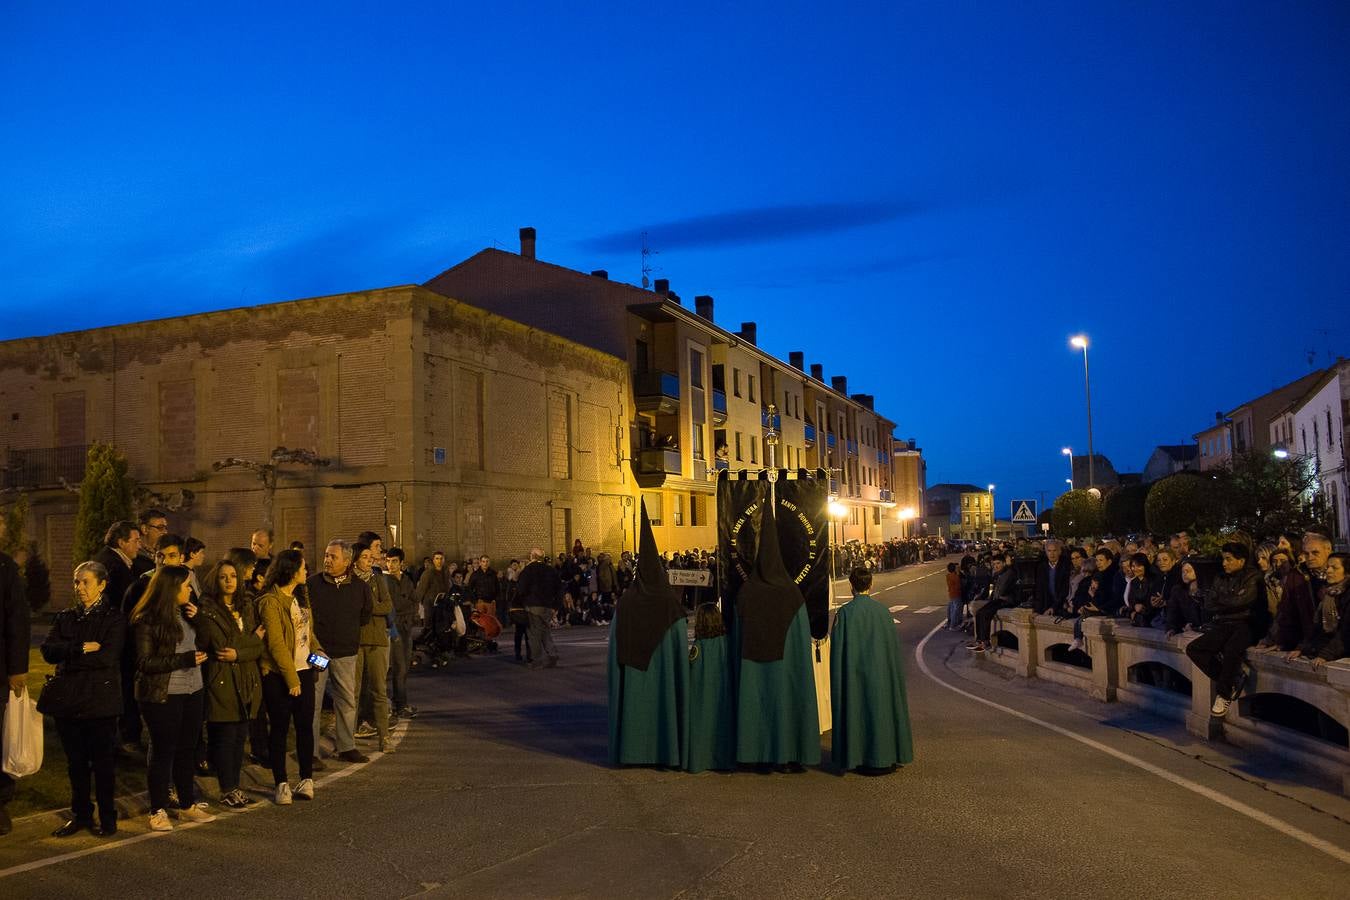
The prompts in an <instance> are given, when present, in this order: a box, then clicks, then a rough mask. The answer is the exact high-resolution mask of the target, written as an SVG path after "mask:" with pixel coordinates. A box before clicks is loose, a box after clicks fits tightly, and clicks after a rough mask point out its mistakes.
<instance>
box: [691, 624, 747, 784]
mask: <svg viewBox="0 0 1350 900" xmlns="http://www.w3.org/2000/svg"><path fill="white" fill-rule="evenodd" d="M727 641H728V639H727V638H726V637H715V638H700V639H699V640H696V641H694V649H695V650H697V653H695V654H693V658H692V659H691V660H690V662H689V728H688V729H687V730H686V731H685V735H684V743H685V753H684V767H685V768H686V769H688V770H689V771H690V772H702V771H703V770H705V769H734V768H736V734H735V732H734V731H733V730H732V728H733V722H732V717H733V716H734V715H735V708H734V704H733V702H732V699H731V677H732V675H731V667H730V665H729V664H728V660H727Z"/></svg>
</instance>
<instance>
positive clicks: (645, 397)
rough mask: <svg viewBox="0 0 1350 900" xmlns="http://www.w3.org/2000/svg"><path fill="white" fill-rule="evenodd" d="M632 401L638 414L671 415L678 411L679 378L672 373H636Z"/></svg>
mask: <svg viewBox="0 0 1350 900" xmlns="http://www.w3.org/2000/svg"><path fill="white" fill-rule="evenodd" d="M633 399H634V400H635V401H636V403H637V408H638V411H639V412H654V413H659V414H661V415H673V414H674V413H676V412H679V409H680V377H679V376H678V375H676V374H675V373H673V372H638V373H636V374H635V375H634V376H633Z"/></svg>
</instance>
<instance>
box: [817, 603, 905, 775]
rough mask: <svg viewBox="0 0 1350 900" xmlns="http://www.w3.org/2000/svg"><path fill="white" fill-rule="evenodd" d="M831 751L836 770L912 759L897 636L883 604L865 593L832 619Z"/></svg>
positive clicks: (885, 764) (903, 676) (882, 765)
mask: <svg viewBox="0 0 1350 900" xmlns="http://www.w3.org/2000/svg"><path fill="white" fill-rule="evenodd" d="M830 699H831V703H832V704H833V706H834V717H833V734H832V736H831V742H832V744H831V747H832V749H831V754H832V756H833V757H834V764H835V766H836V767H837V768H839V769H841V770H845V771H846V770H848V769H856V768H858V767H859V766H867V767H870V768H875V769H883V768H888V767H890V766H894V765H904V764H906V763H909V762H912V761H913V760H914V745H913V740H912V738H911V735H910V728H909V701H908V700H907V699H906V698H905V671H904V668H903V666H902V665H901V663H900V640H899V637H898V636H897V635H896V633H895V623H894V622H893V621H892V620H891V614H890V613H889V612H887V610H886V607H884V606H882V605H881V604H880V603H878V602H877V601H876V600H873V599H872V598H871V597H870V596H868V595H866V594H860V595H858V596H857V597H854V598H853V599H852V600H850V601H849V602H848V603H847V604H845V605H844V607H843V608H842V609H840V610H839V612H838V614H837V615H836V616H835V619H834V630H833V631H832V632H831V637H830Z"/></svg>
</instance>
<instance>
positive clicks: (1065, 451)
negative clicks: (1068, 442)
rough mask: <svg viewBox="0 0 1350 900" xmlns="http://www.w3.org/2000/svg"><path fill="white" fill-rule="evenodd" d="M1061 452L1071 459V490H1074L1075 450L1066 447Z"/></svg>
mask: <svg viewBox="0 0 1350 900" xmlns="http://www.w3.org/2000/svg"><path fill="white" fill-rule="evenodd" d="M1059 452H1060V453H1063V454H1064V455H1065V456H1067V457H1068V458H1069V490H1073V448H1072V447H1065V448H1064V449H1062V450H1060V451H1059Z"/></svg>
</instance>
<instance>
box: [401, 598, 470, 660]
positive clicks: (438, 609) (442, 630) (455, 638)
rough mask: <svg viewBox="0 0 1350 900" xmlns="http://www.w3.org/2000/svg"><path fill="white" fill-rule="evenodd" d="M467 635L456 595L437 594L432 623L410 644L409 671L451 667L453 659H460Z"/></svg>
mask: <svg viewBox="0 0 1350 900" xmlns="http://www.w3.org/2000/svg"><path fill="white" fill-rule="evenodd" d="M467 631H468V625H467V624H466V622H465V619H464V613H463V611H462V609H461V606H460V602H459V594H458V593H447V594H437V595H436V600H435V601H434V603H433V605H432V608H431V621H430V622H429V623H428V624H427V627H425V628H423V629H422V633H421V634H419V635H418V636H417V637H416V638H415V639H414V640H413V658H412V668H414V669H420V668H422V667H423V666H426V667H427V668H431V669H440V668H443V667H445V666H448V665H450V660H451V658H452V657H454V656H456V655H459V656H462V655H463V651H462V648H461V645H462V642H463V640H464V635H465V633H466V632H467Z"/></svg>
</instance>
